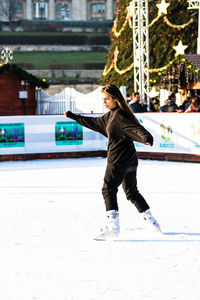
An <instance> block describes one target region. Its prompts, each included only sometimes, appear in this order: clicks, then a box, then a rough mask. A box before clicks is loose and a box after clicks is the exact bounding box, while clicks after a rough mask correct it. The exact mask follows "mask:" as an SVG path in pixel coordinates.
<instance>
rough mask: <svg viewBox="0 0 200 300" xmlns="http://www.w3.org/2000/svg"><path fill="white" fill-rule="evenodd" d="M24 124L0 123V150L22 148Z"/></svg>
mask: <svg viewBox="0 0 200 300" xmlns="http://www.w3.org/2000/svg"><path fill="white" fill-rule="evenodd" d="M24 144H25V137H24V123H0V148H8V147H24Z"/></svg>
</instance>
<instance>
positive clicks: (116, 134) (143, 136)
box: [68, 107, 153, 167]
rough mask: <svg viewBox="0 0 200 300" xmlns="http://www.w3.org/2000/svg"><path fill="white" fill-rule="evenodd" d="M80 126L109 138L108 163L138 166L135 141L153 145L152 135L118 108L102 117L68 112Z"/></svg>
mask: <svg viewBox="0 0 200 300" xmlns="http://www.w3.org/2000/svg"><path fill="white" fill-rule="evenodd" d="M68 117H69V118H71V119H73V120H75V121H76V122H77V123H78V124H80V125H82V126H85V127H87V128H89V129H92V130H95V131H97V132H99V133H101V134H103V135H104V136H105V137H107V138H108V153H107V158H108V163H110V164H115V165H120V166H122V165H123V166H124V167H128V166H129V165H130V164H133V163H135V164H137V155H136V151H135V147H134V144H133V141H136V142H140V143H143V144H145V143H146V142H149V143H150V144H151V145H153V137H152V135H151V134H150V133H149V132H148V131H147V130H146V129H145V128H144V127H143V126H142V125H140V123H139V122H137V121H134V120H133V119H131V117H130V116H128V114H127V113H126V112H124V111H123V110H121V109H120V108H118V107H116V108H114V109H112V110H110V111H109V112H108V113H106V114H105V115H103V116H101V117H85V116H81V115H76V114H74V113H72V112H70V111H69V112H68Z"/></svg>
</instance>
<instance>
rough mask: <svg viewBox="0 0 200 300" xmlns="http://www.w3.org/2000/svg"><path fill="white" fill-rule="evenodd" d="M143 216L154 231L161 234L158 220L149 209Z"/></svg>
mask: <svg viewBox="0 0 200 300" xmlns="http://www.w3.org/2000/svg"><path fill="white" fill-rule="evenodd" d="M142 214H143V218H144V220H145V221H147V222H148V224H149V225H150V226H151V227H152V228H153V229H154V231H159V232H161V229H160V225H159V224H158V222H157V221H156V219H155V218H154V217H153V216H152V214H151V211H150V209H147V210H146V211H145V212H143V213H142Z"/></svg>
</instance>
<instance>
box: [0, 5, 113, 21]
mask: <svg viewBox="0 0 200 300" xmlns="http://www.w3.org/2000/svg"><path fill="white" fill-rule="evenodd" d="M116 2H117V1H116V0H17V1H12V0H10V1H8V0H0V8H1V10H0V20H1V21H9V20H12V21H16V20H37V19H44V20H82V21H86V20H113V19H114V13H115V11H116Z"/></svg>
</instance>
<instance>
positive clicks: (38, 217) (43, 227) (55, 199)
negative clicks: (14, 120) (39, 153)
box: [0, 158, 200, 300]
mask: <svg viewBox="0 0 200 300" xmlns="http://www.w3.org/2000/svg"><path fill="white" fill-rule="evenodd" d="M105 165H106V159H104V158H87V159H60V160H35V161H24V162H1V163H0V299H1V300H72V299H73V300H112V299H117V300H146V299H148V300H174V299H176V300H188V299H191V300H199V299H200V188H199V170H200V164H198V163H180V162H165V161H150V160H140V161H139V168H138V187H139V190H140V192H141V193H142V194H143V196H144V197H145V198H146V200H147V201H148V203H149V204H150V206H151V210H152V213H153V215H154V216H155V217H156V218H157V220H158V221H159V223H160V225H161V228H162V230H163V232H164V234H163V235H161V234H159V233H153V232H152V231H151V230H149V229H148V228H147V226H146V223H145V221H144V220H143V219H142V218H141V215H140V214H139V213H138V212H137V210H136V209H135V207H134V206H133V205H132V204H131V203H130V202H128V201H127V200H126V198H125V195H124V192H123V190H122V188H121V187H120V189H119V193H118V202H119V207H120V218H121V230H122V232H121V241H118V242H98V241H94V240H93V236H94V235H95V234H96V233H97V232H98V230H99V228H100V227H101V225H102V224H103V222H104V218H105V216H104V202H103V200H102V196H101V188H102V183H103V176H104V171H105Z"/></svg>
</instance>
